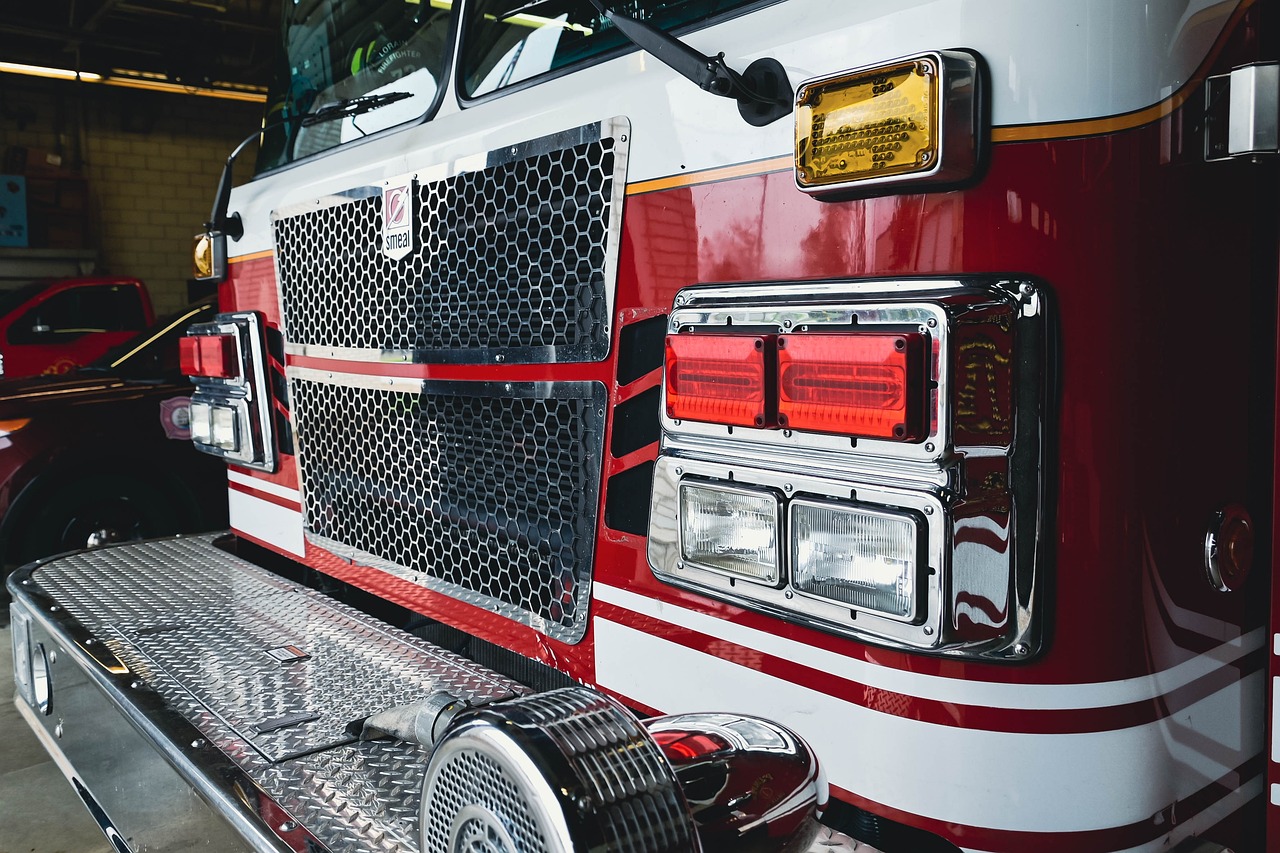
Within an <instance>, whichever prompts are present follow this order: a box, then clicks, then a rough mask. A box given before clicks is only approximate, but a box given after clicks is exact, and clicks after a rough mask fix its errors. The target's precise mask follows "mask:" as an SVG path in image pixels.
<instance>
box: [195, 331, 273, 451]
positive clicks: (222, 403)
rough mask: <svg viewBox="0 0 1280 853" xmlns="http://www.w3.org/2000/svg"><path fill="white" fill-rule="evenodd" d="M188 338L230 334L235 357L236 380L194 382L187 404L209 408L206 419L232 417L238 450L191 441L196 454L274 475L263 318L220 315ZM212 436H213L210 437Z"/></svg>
mask: <svg viewBox="0 0 1280 853" xmlns="http://www.w3.org/2000/svg"><path fill="white" fill-rule="evenodd" d="M187 334H188V335H197V336H198V335H233V336H234V337H235V339H236V349H237V352H238V354H239V367H240V372H239V375H238V376H234V377H231V378H228V379H222V378H218V377H208V376H198V377H192V381H193V382H194V383H195V389H196V390H195V393H194V394H192V396H191V405H192V406H193V407H195V406H200V405H205V406H208V407H209V408H210V417H212V411H213V409H229V410H231V411H233V412H235V417H234V420H235V428H236V447H234V448H223V447H218V446H217V445H214V444H203V443H201V442H196V441H193V444H194V445H195V447H196V449H198V450H200V451H202V452H204V453H208V454H209V455H211V456H218V457H221V458H222V459H225V460H226V461H228V462H233V463H235V464H236V465H240V466H242V467H245V468H255V469H258V470H262V471H275V469H276V465H277V464H278V456H277V451H276V440H275V420H274V413H273V412H272V409H271V390H270V385H269V384H268V382H267V350H266V337H265V326H264V323H263V320H262V317H261V315H259V314H258V313H257V312H254V311H237V312H233V313H227V314H219V315H218V316H217V317H215V318H214V319H213V322H210V323H200V324H197V325H194V326H192V327H191V328H190V329H189V330H188V331H187ZM211 428H212V425H211ZM210 435H211V437H212V433H211V434H210Z"/></svg>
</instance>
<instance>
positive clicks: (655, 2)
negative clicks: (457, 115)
mask: <svg viewBox="0 0 1280 853" xmlns="http://www.w3.org/2000/svg"><path fill="white" fill-rule="evenodd" d="M759 2H760V0H613V2H608V0H606V2H605V5H606V6H607V7H608V8H609V9H611V10H613V11H615V12H619V13H621V14H624V15H627V16H629V17H632V18H635V19H636V20H640V21H647V22H649V23H651V24H652V25H654V26H655V27H658V28H659V29H663V30H667V31H671V30H678V29H680V28H681V27H684V26H687V25H690V24H696V23H702V22H704V21H706V20H707V19H709V18H713V17H715V16H717V15H722V14H725V13H727V12H732V11H734V10H737V9H740V8H742V7H744V6H753V5H759ZM467 9H468V12H467V20H466V22H465V25H464V30H463V32H464V35H463V48H462V59H461V63H460V65H461V67H460V68H459V75H460V77H461V79H462V90H463V93H464V94H465V95H466V96H467V97H478V96H480V95H487V94H488V93H490V92H493V91H496V90H498V89H501V88H503V87H504V86H511V85H513V84H515V83H520V82H522V81H525V80H529V79H531V78H533V77H537V76H539V75H541V74H547V73H550V72H553V71H558V70H560V69H562V68H565V67H567V66H569V65H575V64H577V63H581V62H586V61H588V60H591V59H594V58H596V57H600V56H603V55H605V54H608V53H610V52H612V51H614V50H616V49H618V48H623V47H626V48H630V47H631V43H630V42H629V41H628V40H627V39H626V38H625V37H624V36H623V35H622V33H620V32H618V30H617V28H616V27H614V26H613V25H612V24H611V23H610V22H608V21H605V20H602V18H601V16H600V13H599V12H597V11H596V9H595V7H594V6H592V5H591V3H590V2H588V0H535V2H529V0H480V2H476V3H470V4H468V6H467Z"/></svg>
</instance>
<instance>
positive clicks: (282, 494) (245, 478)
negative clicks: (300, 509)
mask: <svg viewBox="0 0 1280 853" xmlns="http://www.w3.org/2000/svg"><path fill="white" fill-rule="evenodd" d="M227 480H228V481H230V482H232V483H239V484H240V485H242V486H248V487H249V488H251V489H257V490H258V491H260V492H266V493H267V494H269V495H275V496H276V497H278V498H284V499H285V500H290V501H294V502H296V503H299V504H300V503H302V493H301V492H299V491H298V490H297V489H291V488H289V487H288V486H282V485H280V484H279V483H273V482H271V481H270V480H259V479H258V478H257V477H250V476H249V475H248V474H241V473H240V472H239V471H237V470H235V469H234V468H228V469H227Z"/></svg>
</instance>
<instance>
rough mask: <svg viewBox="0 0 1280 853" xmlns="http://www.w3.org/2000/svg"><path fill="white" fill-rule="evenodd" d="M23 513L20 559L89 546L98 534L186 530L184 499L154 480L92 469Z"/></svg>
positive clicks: (16, 550)
mask: <svg viewBox="0 0 1280 853" xmlns="http://www.w3.org/2000/svg"><path fill="white" fill-rule="evenodd" d="M25 519H26V520H25V522H24V523H22V524H20V525H19V526H18V527H17V528H16V530H15V535H16V537H17V539H16V541H15V542H14V547H13V548H12V549H11V554H13V556H14V559H12V560H10V561H9V562H12V563H16V564H17V565H22V564H23V563H29V562H31V561H32V560H36V559H39V558H41V557H48V556H50V555H52V554H60V553H62V552H64V551H75V550H79V549H81V548H85V547H88V546H89V544H90V537H91V536H94V535H95V534H96V535H97V536H98V537H99V539H101V540H103V541H104V542H124V541H129V540H136V539H150V538H153V537H156V536H168V535H171V534H174V533H178V532H180V531H181V530H182V528H183V523H184V519H185V515H184V513H183V512H182V509H181V502H180V501H178V500H175V498H174V497H173V496H171V495H167V494H165V492H164V491H163V490H162V489H160V488H159V487H157V486H156V485H154V484H152V483H149V482H147V481H145V480H141V479H139V478H137V477H134V476H130V475H128V474H93V475H89V476H86V477H82V478H80V479H76V480H70V481H66V482H63V483H60V484H59V485H57V486H55V487H54V488H53V489H51V490H49V491H48V492H45V493H43V494H41V495H39V496H38V497H37V499H36V502H35V504H34V505H33V506H31V507H29V508H28V511H27V513H26V514H25ZM98 544H102V542H99V543H98Z"/></svg>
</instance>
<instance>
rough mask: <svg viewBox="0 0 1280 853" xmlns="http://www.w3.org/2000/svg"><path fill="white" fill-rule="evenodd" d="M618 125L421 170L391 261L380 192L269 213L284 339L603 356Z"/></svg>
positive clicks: (454, 354)
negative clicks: (404, 249) (437, 173)
mask: <svg viewBox="0 0 1280 853" xmlns="http://www.w3.org/2000/svg"><path fill="white" fill-rule="evenodd" d="M619 127H625V123H624V122H620V121H619V120H615V121H613V122H606V123H605V124H604V125H588V126H586V127H583V128H578V129H576V130H573V131H567V132H565V133H563V134H558V135H556V136H554V137H547V138H544V139H539V140H534V141H533V142H529V143H526V144H524V145H519V146H510V147H504V148H501V149H499V150H497V151H492V152H488V153H487V154H486V155H484V156H483V157H482V158H481V160H480V164H479V167H477V166H476V165H472V163H473V162H474V161H473V160H472V158H468V160H467V162H466V164H465V166H464V165H458V164H454V165H453V167H452V169H451V171H456V172H457V173H456V174H451V175H448V176H442V177H439V178H434V179H433V178H431V177H429V176H428V173H427V172H425V171H424V173H422V174H420V175H419V176H418V179H417V180H415V182H414V184H413V192H414V197H415V203H414V205H413V209H414V223H413V234H414V239H413V247H412V249H411V251H410V253H409V254H408V255H407V256H406V257H403V258H401V259H399V260H393V259H391V258H389V257H388V256H387V255H386V254H385V253H384V252H383V239H382V205H383V202H382V196H381V192H380V188H368V189H367V190H364V191H354V192H352V193H350V194H346V195H342V196H334V197H331V198H328V199H324V200H321V201H319V202H316V203H313V204H311V205H310V206H309V209H304V210H303V211H301V212H299V211H297V210H296V209H295V210H290V211H285V212H281V213H278V214H277V216H276V221H275V243H276V258H277V262H278V265H279V266H278V270H279V276H280V288H281V294H282V301H283V312H284V313H283V319H284V326H285V333H286V338H287V340H288V341H289V342H290V345H291V346H293V347H295V348H297V347H301V348H304V349H306V348H321V349H326V348H327V349H335V350H348V351H350V350H355V351H365V352H371V353H385V352H398V353H405V354H406V358H411V359H412V360H415V361H419V362H438V361H447V362H454V363H457V362H467V363H486V362H493V361H495V360H502V361H505V362H506V363H517V362H525V363H550V362H570V361H599V360H601V359H603V358H604V357H605V356H606V355H607V354H608V349H609V316H610V304H611V300H612V294H613V289H614V288H613V285H614V278H615V271H616V267H617V253H618V235H619V234H620V229H621V215H622V202H621V193H622V191H623V189H624V186H625V163H626V153H625V152H626V147H627V146H626V139H627V134H626V133H624V132H621V131H620V129H619ZM464 168H469V169H471V171H464V170H463V169H464ZM441 174H443V173H441Z"/></svg>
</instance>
